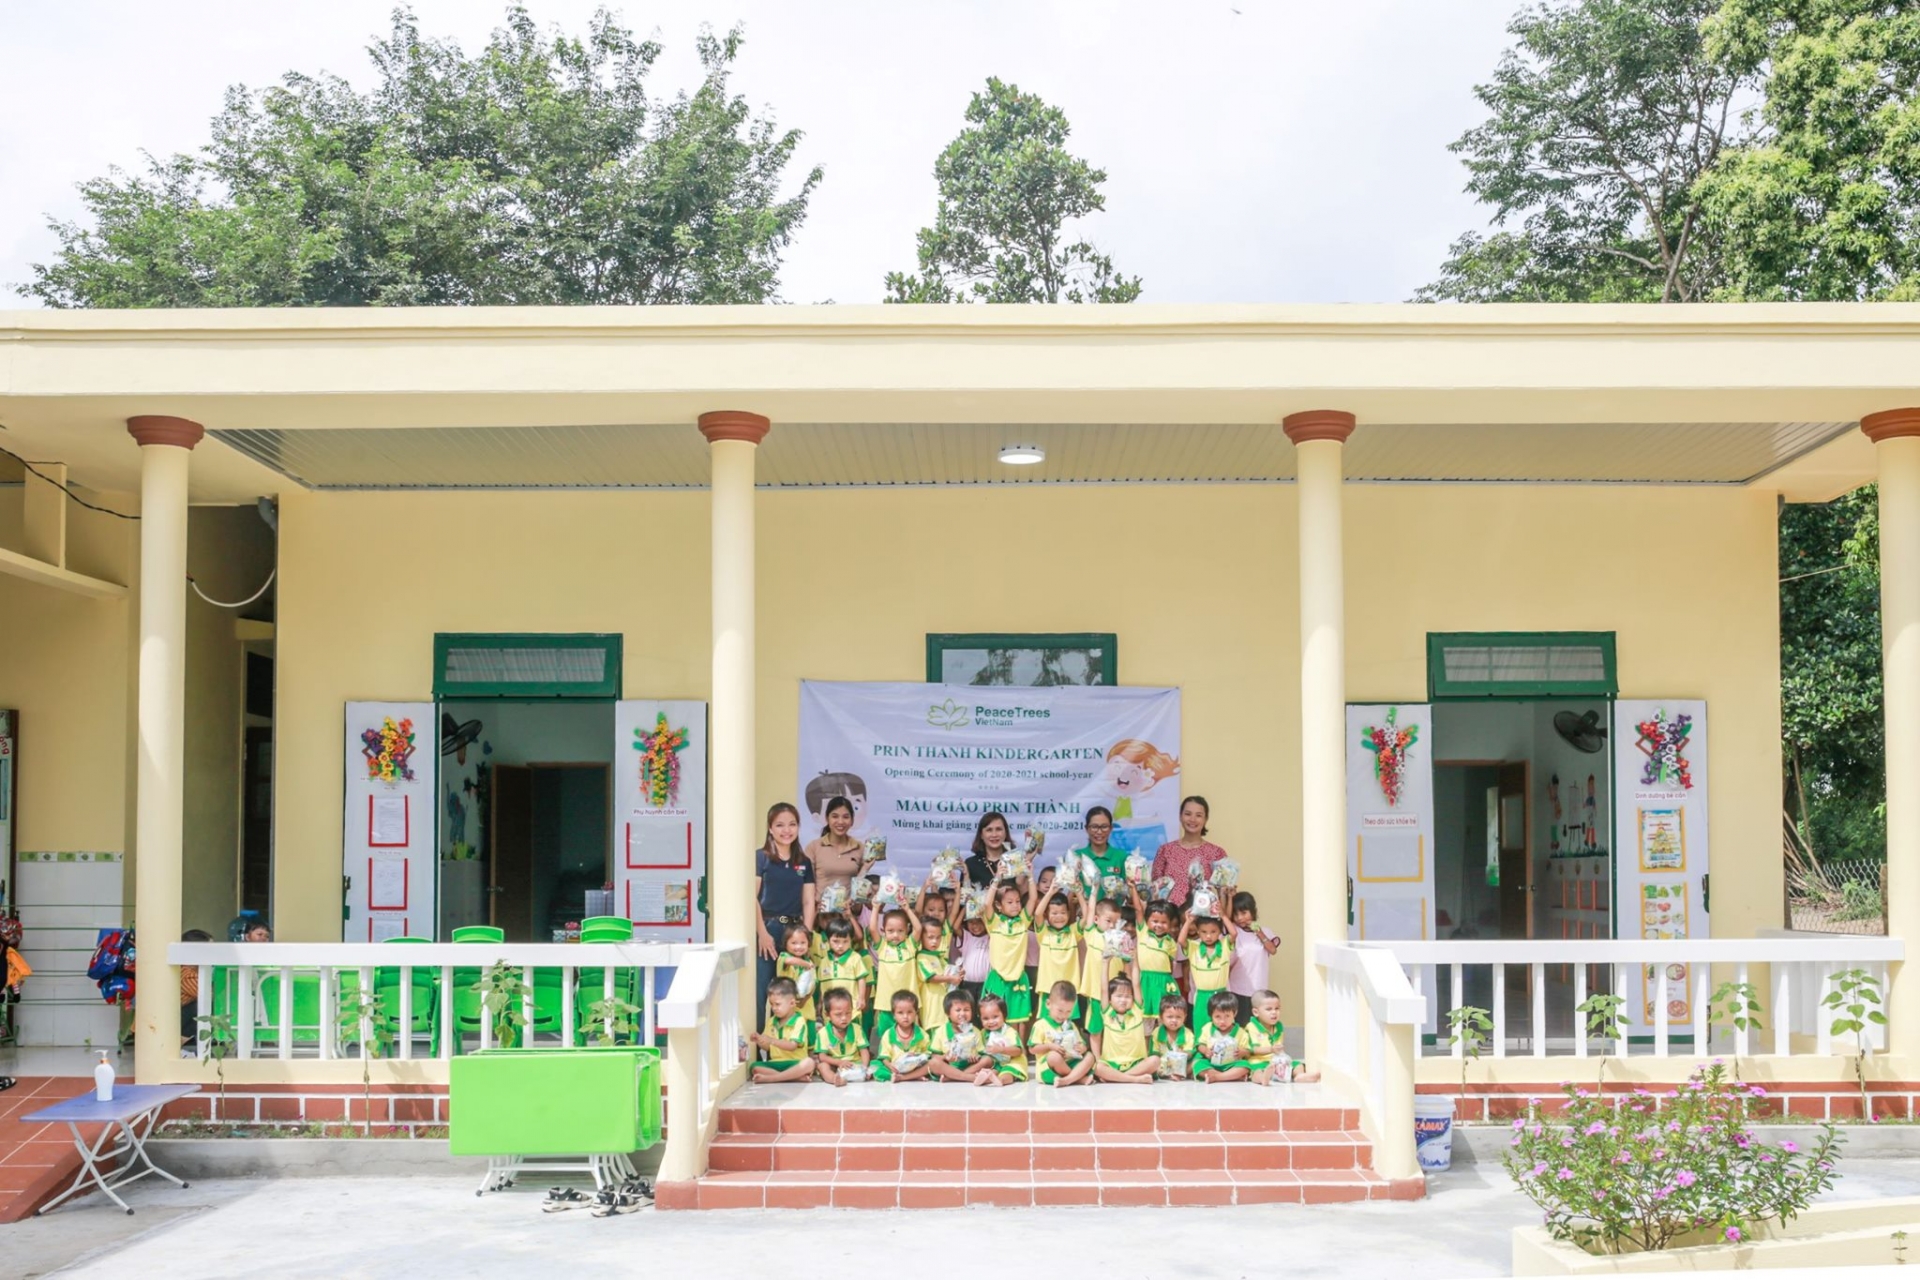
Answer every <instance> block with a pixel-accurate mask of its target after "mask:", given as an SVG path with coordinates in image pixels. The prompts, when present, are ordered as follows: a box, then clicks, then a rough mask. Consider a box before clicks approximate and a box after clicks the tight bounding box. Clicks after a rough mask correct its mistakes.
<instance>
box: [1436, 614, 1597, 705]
mask: <svg viewBox="0 0 1920 1280" xmlns="http://www.w3.org/2000/svg"><path fill="white" fill-rule="evenodd" d="M1619 692H1620V681H1619V668H1618V666H1617V665H1616V663H1615V661H1614V652H1613V632H1611V631H1435V632H1429V633H1428V634H1427V693H1428V695H1429V696H1430V697H1431V698H1433V699H1434V700H1435V701H1441V700H1444V699H1448V698H1611V697H1613V696H1615V695H1616V694H1618V693H1619Z"/></svg>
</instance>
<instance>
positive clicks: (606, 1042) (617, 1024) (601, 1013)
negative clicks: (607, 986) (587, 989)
mask: <svg viewBox="0 0 1920 1280" xmlns="http://www.w3.org/2000/svg"><path fill="white" fill-rule="evenodd" d="M639 1012H640V1006H639V1005H637V1004H628V1003H627V1002H626V1001H625V1000H622V999H621V998H620V997H619V996H606V997H603V998H602V999H599V1000H595V1001H594V1002H593V1003H592V1004H590V1005H588V1006H587V1017H588V1018H590V1019H591V1020H592V1022H591V1024H590V1025H591V1026H592V1028H593V1031H592V1034H590V1035H589V1036H588V1037H587V1042H588V1043H589V1044H595V1045H599V1046H600V1047H602V1048H606V1047H609V1046H611V1045H616V1044H625V1043H627V1042H628V1041H631V1040H632V1039H633V1038H634V1036H635V1035H637V1034H638V1033H639V1030H640V1024H639V1022H638V1021H637V1020H636V1019H635V1018H634V1015H635V1014H637V1013H639Z"/></svg>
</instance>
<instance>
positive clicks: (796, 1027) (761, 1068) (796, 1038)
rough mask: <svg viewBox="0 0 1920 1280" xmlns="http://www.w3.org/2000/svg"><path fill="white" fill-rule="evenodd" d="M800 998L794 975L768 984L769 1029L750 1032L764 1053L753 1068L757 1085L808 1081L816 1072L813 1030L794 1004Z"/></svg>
mask: <svg viewBox="0 0 1920 1280" xmlns="http://www.w3.org/2000/svg"><path fill="white" fill-rule="evenodd" d="M798 999H799V996H798V995H797V994H796V993H795V992H794V989H793V979H792V978H775V979H774V980H773V981H771V982H769V983H768V984H767V1028H766V1030H764V1031H753V1032H749V1033H748V1035H747V1039H748V1040H750V1041H752V1042H753V1043H754V1044H756V1045H758V1046H759V1048H760V1052H761V1054H762V1055H763V1057H762V1058H761V1061H760V1062H759V1063H758V1064H756V1065H755V1067H754V1068H753V1082H754V1083H755V1084H780V1083H782V1082H784V1081H787V1080H806V1079H809V1078H810V1077H811V1076H812V1075H813V1059H812V1057H810V1056H809V1055H808V1053H807V1045H808V1044H809V1043H811V1041H812V1040H813V1032H812V1029H811V1026H810V1024H809V1023H808V1022H807V1020H806V1019H805V1018H803V1017H801V1016H800V1014H799V1011H798V1010H796V1009H795V1008H794V1007H793V1006H794V1003H795V1002H796V1001H797V1000H798Z"/></svg>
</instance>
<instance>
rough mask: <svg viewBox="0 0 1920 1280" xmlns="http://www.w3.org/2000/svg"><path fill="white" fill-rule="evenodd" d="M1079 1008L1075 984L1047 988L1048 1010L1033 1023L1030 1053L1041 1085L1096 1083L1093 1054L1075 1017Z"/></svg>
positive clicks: (1058, 983)
mask: <svg viewBox="0 0 1920 1280" xmlns="http://www.w3.org/2000/svg"><path fill="white" fill-rule="evenodd" d="M1079 1005H1080V993H1079V992H1077V991H1075V990H1074V989H1073V984H1072V983H1071V982H1056V983H1054V984H1053V985H1052V986H1051V987H1049V988H1048V989H1047V1007H1046V1008H1045V1009H1043V1010H1041V1011H1040V1016H1038V1017H1037V1018H1035V1019H1034V1020H1033V1030H1032V1031H1031V1032H1030V1033H1029V1034H1028V1036H1027V1050H1028V1052H1029V1053H1031V1054H1032V1055H1033V1062H1034V1069H1035V1071H1036V1073H1037V1074H1038V1076H1039V1079H1040V1083H1041V1084H1051V1085H1060V1086H1065V1085H1071V1084H1092V1083H1093V1051H1092V1049H1091V1048H1090V1047H1089V1046H1088V1044H1087V1036H1086V1033H1085V1032H1084V1031H1082V1030H1081V1029H1080V1026H1079V1024H1078V1023H1076V1022H1075V1021H1074V1017H1073V1015H1074V1013H1075V1011H1076V1010H1077V1009H1078V1008H1079Z"/></svg>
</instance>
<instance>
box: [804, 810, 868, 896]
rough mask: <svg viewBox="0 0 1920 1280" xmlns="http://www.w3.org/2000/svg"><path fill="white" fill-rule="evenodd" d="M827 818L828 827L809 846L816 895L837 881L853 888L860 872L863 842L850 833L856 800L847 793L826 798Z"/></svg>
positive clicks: (809, 858)
mask: <svg viewBox="0 0 1920 1280" xmlns="http://www.w3.org/2000/svg"><path fill="white" fill-rule="evenodd" d="M826 819H827V829H826V830H825V831H822V832H821V833H820V838H819V839H818V840H815V841H814V842H813V843H812V844H810V845H808V846H807V861H808V862H811V863H812V864H813V878H814V894H815V896H816V897H818V895H820V894H823V893H825V892H826V891H827V890H828V889H830V888H832V887H833V886H834V885H837V884H839V885H845V886H847V888H848V889H852V888H853V878H854V877H855V876H857V875H859V874H860V842H859V841H858V840H855V839H854V838H853V836H852V835H850V834H849V833H850V832H851V831H852V830H853V802H852V801H851V800H849V799H847V798H846V797H845V796H835V797H834V798H833V799H831V800H829V801H827V809H826Z"/></svg>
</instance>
